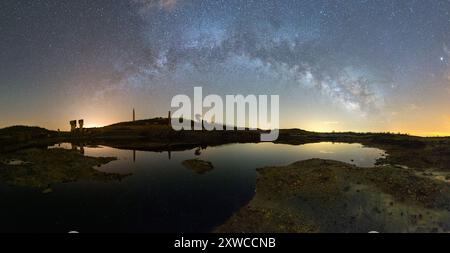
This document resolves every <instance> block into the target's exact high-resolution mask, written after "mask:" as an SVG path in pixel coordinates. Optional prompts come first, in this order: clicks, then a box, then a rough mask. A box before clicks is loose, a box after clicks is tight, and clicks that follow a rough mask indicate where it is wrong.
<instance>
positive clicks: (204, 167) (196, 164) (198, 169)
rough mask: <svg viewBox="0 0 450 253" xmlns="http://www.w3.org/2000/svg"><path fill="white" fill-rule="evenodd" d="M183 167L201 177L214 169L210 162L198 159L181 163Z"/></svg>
mask: <svg viewBox="0 0 450 253" xmlns="http://www.w3.org/2000/svg"><path fill="white" fill-rule="evenodd" d="M182 164H183V166H184V167H186V168H188V169H190V170H192V171H193V172H195V173H197V174H200V175H203V174H205V173H207V172H209V171H211V170H213V169H214V166H213V165H212V163H211V162H208V161H203V160H200V159H190V160H185V161H183V162H182Z"/></svg>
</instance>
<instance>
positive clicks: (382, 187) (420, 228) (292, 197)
mask: <svg viewBox="0 0 450 253" xmlns="http://www.w3.org/2000/svg"><path fill="white" fill-rule="evenodd" d="M373 230H375V231H379V232H448V231H449V230H450V187H449V184H448V183H447V182H442V181H439V180H434V179H431V178H427V177H422V176H419V175H417V173H416V172H415V171H413V170H409V169H401V168H399V167H394V166H382V167H374V168H358V167H356V166H352V165H349V164H345V163H341V162H337V161H329V160H320V159H312V160H306V161H301V162H296V163H293V164H291V165H288V166H284V167H266V168H262V169H258V178H257V185H256V193H255V196H254V198H253V199H252V200H251V201H250V203H249V204H248V205H246V206H245V207H243V208H242V209H241V210H240V211H238V212H237V213H236V214H234V215H233V216H232V217H231V218H230V219H229V220H228V221H227V222H226V223H225V224H223V225H221V226H219V227H218V228H217V229H216V232H362V233H367V232H369V231H373Z"/></svg>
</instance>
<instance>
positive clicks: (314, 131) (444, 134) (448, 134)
mask: <svg viewBox="0 0 450 253" xmlns="http://www.w3.org/2000/svg"><path fill="white" fill-rule="evenodd" d="M152 119H169V118H167V117H153V118H148V119H136V120H134V121H133V120H130V121H118V122H115V123H111V124H106V125H103V126H94V127H88V126H87V127H84V128H86V129H89V128H103V127H108V126H112V125H115V124H120V123H128V122H137V121H145V120H152ZM187 120H192V121H194V120H193V119H187ZM11 127H38V128H42V129H46V130H49V131H62V132H70V129H68V130H60V129H59V128H57V129H51V128H47V127H43V126H39V125H32V124H30V125H25V124H16V125H9V126H5V127H0V130H2V129H7V128H11ZM235 127H236V126H235ZM293 129H296V130H303V131H307V132H313V133H319V134H320V133H323V134H325V133H338V134H339V133H356V134H368V133H371V134H393V135H408V136H412V137H428V138H433V137H450V133H446V132H445V133H444V132H443V133H438V132H437V133H436V134H423V135H422V134H417V133H412V132H402V131H392V130H391V131H381V130H380V131H355V130H341V131H338V130H331V131H317V130H310V129H305V128H299V127H288V128H282V127H280V128H279V130H293ZM260 130H264V129H260ZM431 133H434V132H431Z"/></svg>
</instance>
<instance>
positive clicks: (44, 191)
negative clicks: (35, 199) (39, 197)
mask: <svg viewBox="0 0 450 253" xmlns="http://www.w3.org/2000/svg"><path fill="white" fill-rule="evenodd" d="M52 192H53V189H52V188H47V189H45V190H43V191H42V193H43V194H49V193H52Z"/></svg>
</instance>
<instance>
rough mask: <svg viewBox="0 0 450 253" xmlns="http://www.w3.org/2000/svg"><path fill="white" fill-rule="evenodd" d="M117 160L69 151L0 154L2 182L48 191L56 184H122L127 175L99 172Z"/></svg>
mask: <svg viewBox="0 0 450 253" xmlns="http://www.w3.org/2000/svg"><path fill="white" fill-rule="evenodd" d="M113 160H116V158H114V157H89V156H84V155H83V154H81V153H79V152H77V151H72V150H65V149H35V148H33V149H26V150H21V151H17V152H14V153H7V154H0V180H1V181H2V182H4V183H6V184H9V185H15V186H28V187H36V188H42V189H47V190H45V191H44V192H45V193H49V192H50V190H49V187H50V186H51V185H53V184H56V183H65V182H74V181H80V180H94V181H110V180H120V179H122V178H123V177H125V176H126V175H117V174H109V173H103V172H100V171H97V170H95V169H94V168H95V167H97V166H101V165H103V164H106V163H108V162H111V161H113Z"/></svg>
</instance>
